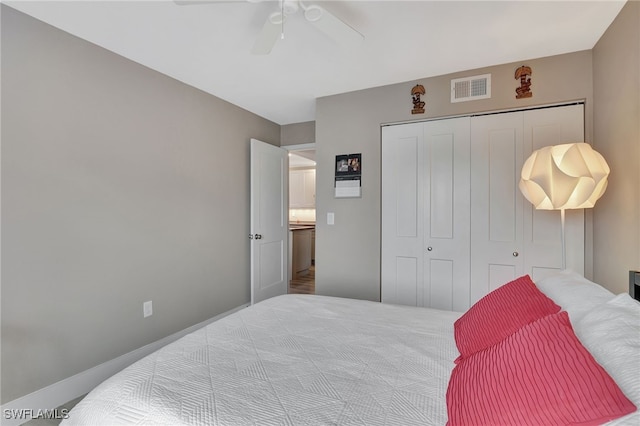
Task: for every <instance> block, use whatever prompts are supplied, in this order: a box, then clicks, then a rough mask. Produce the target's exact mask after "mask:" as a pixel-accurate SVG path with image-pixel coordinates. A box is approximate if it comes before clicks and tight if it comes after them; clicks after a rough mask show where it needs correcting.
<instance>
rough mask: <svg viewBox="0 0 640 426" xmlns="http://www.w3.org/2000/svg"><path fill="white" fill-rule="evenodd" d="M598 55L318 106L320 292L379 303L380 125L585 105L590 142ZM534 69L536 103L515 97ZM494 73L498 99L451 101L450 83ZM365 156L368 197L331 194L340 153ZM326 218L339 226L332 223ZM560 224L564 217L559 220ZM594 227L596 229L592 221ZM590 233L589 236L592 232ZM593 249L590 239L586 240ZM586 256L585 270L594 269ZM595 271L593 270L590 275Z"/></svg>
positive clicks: (403, 86) (382, 90)
mask: <svg viewBox="0 0 640 426" xmlns="http://www.w3.org/2000/svg"><path fill="white" fill-rule="evenodd" d="M591 62H592V54H591V51H582V52H576V53H572V54H567V55H560V56H554V57H548V58H541V59H534V60H526V61H522V62H518V63H512V64H506V65H499V66H494V67H489V68H483V69H477V70H471V71H466V72H461V73H455V74H450V75H445V76H439V77H432V78H424V79H420V80H416V81H410V82H406V83H399V84H394V85H390V86H384V87H378V88H373V89H368V90H362V91H358V92H353V93H345V94H340V95H336V96H330V97H324V98H320V99H318V101H317V104H316V111H317V114H316V157H317V162H318V166H317V172H316V173H317V175H316V217H317V223H316V291H317V293H319V294H325V295H332V296H344V297H352V298H361V299H369V300H380V161H381V159H380V146H381V141H380V125H381V124H382V123H389V122H399V121H406V120H416V119H425V118H432V117H443V116H450V115H456V114H468V113H472V112H479V111H491V110H499V109H507V108H517V107H525V106H531V105H541V104H550V103H557V102H564V101H570V100H578V99H584V100H586V107H585V111H586V121H585V122H586V129H585V130H586V132H585V136H586V139H587V141H588V142H590V141H592V121H593V120H592V111H593V96H592V74H591V69H592V64H591ZM522 64H526V65H529V66H530V67H531V68H532V71H533V74H532V86H531V90H532V92H533V97H532V98H529V99H520V100H518V99H515V88H516V87H518V85H519V82H518V81H517V80H515V79H514V72H515V70H516V68H518V67H519V66H520V65H522ZM485 73H491V75H492V98H491V99H487V100H477V101H471V102H463V103H455V104H452V103H451V102H450V80H451V79H452V78H458V77H463V76H472V75H477V74H485ZM416 83H420V84H422V85H423V86H424V87H425V89H426V96H425V97H424V100H425V101H426V103H427V105H426V113H425V114H422V115H418V116H416V115H411V109H412V107H413V104H412V102H411V96H410V92H411V88H412V87H413V86H414V85H415V84H416ZM358 152H360V153H362V198H354V199H336V198H334V196H333V177H334V171H333V163H334V158H335V156H336V155H338V154H349V153H358ZM327 212H334V213H335V225H327V222H326V215H327ZM558 220H560V217H559V216H558ZM588 223H590V222H589V221H588ZM587 234H588V235H590V230H588V232H587ZM587 243H589V240H588V241H587ZM589 255H590V251H589V250H588V253H587V259H586V264H587V265H588V266H590V265H591V262H590V258H589ZM587 272H589V271H587Z"/></svg>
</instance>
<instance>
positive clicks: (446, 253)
mask: <svg viewBox="0 0 640 426" xmlns="http://www.w3.org/2000/svg"><path fill="white" fill-rule="evenodd" d="M469 123H470V118H468V117H464V118H455V119H447V120H438V121H431V122H426V123H424V145H425V148H424V158H423V161H422V162H421V164H423V169H422V170H423V182H424V185H423V190H424V197H423V198H424V206H423V211H424V215H425V217H424V239H423V242H424V245H423V252H424V254H425V261H424V268H425V271H424V277H425V281H424V285H425V289H426V290H425V295H427V297H428V303H427V302H425V306H430V307H434V308H439V309H447V310H455V311H464V310H466V309H468V308H469V292H470V290H469V277H470V265H469V256H470V250H471V247H470V235H469V232H470V214H471V213H470V192H469V162H470V154H471V153H470V134H469V132H470V124H469Z"/></svg>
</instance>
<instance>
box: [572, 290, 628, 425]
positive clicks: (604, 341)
mask: <svg viewBox="0 0 640 426" xmlns="http://www.w3.org/2000/svg"><path fill="white" fill-rule="evenodd" d="M573 328H574V331H575V333H576V335H577V336H578V338H579V339H580V341H581V342H582V344H583V345H584V346H585V347H586V348H587V349H588V350H589V352H591V355H593V357H594V358H595V359H596V361H598V363H599V364H600V365H602V367H604V369H605V370H606V371H607V373H609V375H610V376H611V377H612V378H613V380H615V381H616V383H617V384H618V386H619V387H620V389H621V390H622V392H624V394H625V395H626V397H627V398H629V399H630V400H631V402H633V403H634V404H635V406H636V407H639V408H640V302H638V301H636V300H633V299H632V298H631V296H629V295H628V294H626V293H622V294H619V295H618V296H615V297H614V298H613V299H611V300H610V301H608V302H607V303H604V304H602V305H600V306H597V307H595V308H593V310H592V311H591V312H589V313H588V314H586V315H585V316H584V317H583V318H582V319H581V320H580V321H578V322H577V323H574V324H573ZM612 424H616V425H617V424H625V425H626V424H634V425H638V424H640V412H638V411H636V412H635V413H632V414H630V415H628V416H625V417H622V418H620V419H619V421H614V422H612Z"/></svg>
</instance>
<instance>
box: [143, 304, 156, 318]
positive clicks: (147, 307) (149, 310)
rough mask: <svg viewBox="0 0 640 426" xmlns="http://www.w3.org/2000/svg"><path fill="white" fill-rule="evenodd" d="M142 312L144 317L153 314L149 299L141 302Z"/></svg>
mask: <svg viewBox="0 0 640 426" xmlns="http://www.w3.org/2000/svg"><path fill="white" fill-rule="evenodd" d="M142 314H143V315H144V317H145V318H146V317H150V316H151V315H153V303H152V302H151V300H150V301H148V302H144V303H143V304H142Z"/></svg>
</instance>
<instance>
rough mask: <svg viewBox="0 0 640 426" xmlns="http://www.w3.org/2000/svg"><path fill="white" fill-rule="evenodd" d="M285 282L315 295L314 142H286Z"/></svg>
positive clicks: (295, 289) (291, 288)
mask: <svg viewBox="0 0 640 426" xmlns="http://www.w3.org/2000/svg"><path fill="white" fill-rule="evenodd" d="M283 148H285V149H287V150H288V151H289V264H290V265H291V267H290V268H289V285H288V292H289V293H293V294H315V232H316V230H315V226H316V206H315V200H316V183H315V182H316V179H315V176H316V161H315V144H304V145H290V146H284V147H283Z"/></svg>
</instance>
